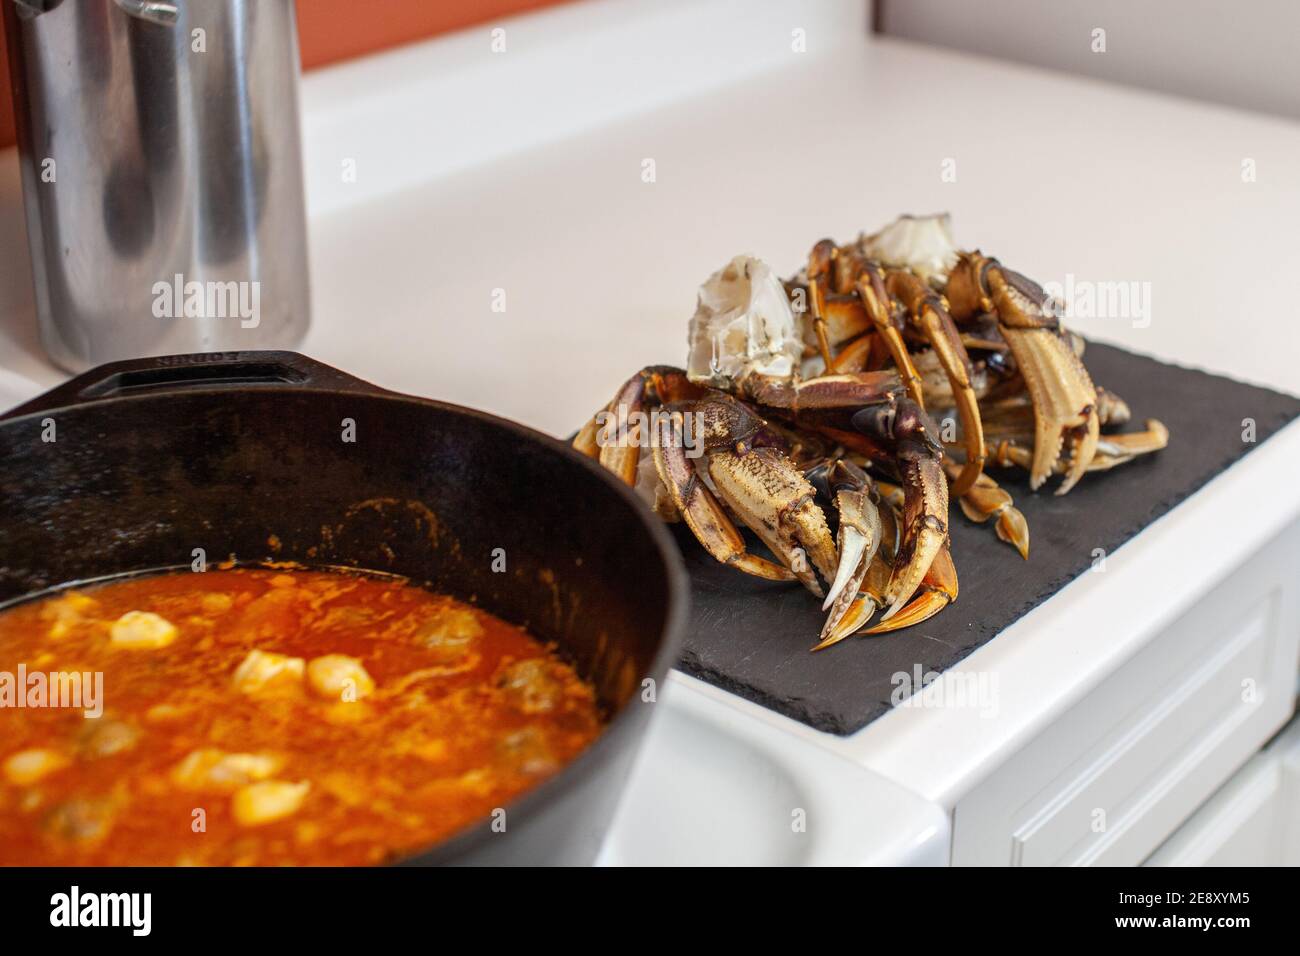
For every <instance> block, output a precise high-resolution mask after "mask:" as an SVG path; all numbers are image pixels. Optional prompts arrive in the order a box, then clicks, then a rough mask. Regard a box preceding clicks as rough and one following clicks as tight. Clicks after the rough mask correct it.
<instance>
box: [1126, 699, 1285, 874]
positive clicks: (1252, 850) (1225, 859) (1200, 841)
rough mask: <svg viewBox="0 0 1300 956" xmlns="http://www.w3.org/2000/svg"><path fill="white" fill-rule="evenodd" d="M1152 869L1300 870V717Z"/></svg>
mask: <svg viewBox="0 0 1300 956" xmlns="http://www.w3.org/2000/svg"><path fill="white" fill-rule="evenodd" d="M1146 865H1147V866H1300V718H1297V719H1295V720H1292V721H1291V723H1290V724H1289V725H1288V726H1287V728H1286V730H1284V731H1283V732H1282V733H1281V734H1280V735H1278V738H1277V739H1276V740H1275V741H1273V742H1272V743H1271V744H1270V745H1269V747H1268V749H1266V750H1265V751H1264V752H1263V753H1261V754H1258V755H1257V756H1255V757H1253V758H1252V759H1251V760H1250V762H1249V763H1247V764H1246V766H1244V767H1242V768H1241V770H1240V771H1239V772H1238V773H1237V774H1236V775H1235V776H1233V778H1232V779H1231V780H1229V781H1228V782H1227V783H1226V784H1224V785H1223V787H1221V788H1220V789H1219V790H1218V792H1216V793H1215V794H1214V796H1212V797H1211V798H1210V799H1209V800H1207V801H1206V802H1205V805H1204V806H1203V807H1201V808H1200V809H1199V810H1197V811H1196V813H1195V814H1194V815H1193V816H1192V817H1191V819H1189V820H1188V821H1187V822H1186V823H1185V824H1183V825H1182V826H1181V827H1179V828H1178V831H1177V832H1176V833H1174V835H1173V836H1171V837H1170V838H1169V839H1168V840H1166V841H1165V843H1164V845H1163V846H1162V847H1160V849H1159V850H1157V851H1156V852H1155V853H1153V854H1152V855H1151V857H1150V859H1148V860H1147V861H1146Z"/></svg>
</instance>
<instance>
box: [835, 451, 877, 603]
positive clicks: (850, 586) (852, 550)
mask: <svg viewBox="0 0 1300 956" xmlns="http://www.w3.org/2000/svg"><path fill="white" fill-rule="evenodd" d="M827 483H828V485H829V487H830V491H831V493H832V496H833V500H834V502H835V510H836V512H837V513H838V514H839V519H840V526H839V531H838V532H837V534H836V545H837V546H838V548H839V555H840V558H839V565H838V567H837V568H836V569H835V580H834V581H833V582H831V586H830V589H829V590H828V591H827V594H826V600H825V601H824V602H823V603H822V610H823V611H825V610H827V609H829V608H830V607H831V606H832V605H833V604H835V603H836V602H837V601H839V598H840V596H841V595H843V594H847V595H848V597H850V598H852V597H853V595H855V594H856V593H857V591H858V586H859V585H860V584H861V583H862V579H863V577H865V576H866V573H867V567H868V566H869V565H870V564H871V559H872V558H873V557H875V555H876V550H877V549H878V548H879V547H880V538H881V534H882V529H881V520H880V509H879V508H878V507H877V505H876V502H875V489H874V488H872V485H871V479H870V478H869V477H868V476H867V473H866V472H864V471H863V470H862V469H861V468H859V467H858V466H857V465H855V464H853V463H852V462H849V461H845V460H843V459H838V460H836V461H835V462H834V463H832V464H831V465H830V467H829V470H828V473H827Z"/></svg>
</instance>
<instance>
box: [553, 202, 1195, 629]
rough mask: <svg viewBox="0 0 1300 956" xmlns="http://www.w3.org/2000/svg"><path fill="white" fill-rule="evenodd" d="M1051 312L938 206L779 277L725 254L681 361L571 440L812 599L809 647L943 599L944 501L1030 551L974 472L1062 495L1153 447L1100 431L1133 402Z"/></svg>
mask: <svg viewBox="0 0 1300 956" xmlns="http://www.w3.org/2000/svg"><path fill="white" fill-rule="evenodd" d="M1059 312H1060V310H1059V307H1058V306H1057V304H1056V303H1054V302H1053V301H1052V300H1051V299H1050V298H1049V297H1048V296H1046V295H1045V294H1044V292H1043V290H1042V288H1040V287H1039V286H1038V285H1037V284H1036V283H1034V282H1033V281H1031V280H1030V279H1027V278H1025V277H1024V276H1023V275H1021V274H1019V273H1017V272H1014V271H1012V270H1011V269H1008V268H1007V267H1005V266H1003V265H1002V264H1001V263H1000V262H998V260H996V259H992V258H989V257H987V256H984V255H983V254H981V253H980V252H979V251H971V252H961V251H958V250H957V249H956V247H955V245H954V244H953V242H952V238H951V234H950V231H949V223H948V217H947V216H929V217H912V216H904V217H901V218H900V219H898V220H897V221H896V222H894V223H893V224H891V225H890V226H888V227H886V228H885V229H883V230H881V231H880V232H878V233H875V234H873V235H870V236H866V235H864V236H859V237H858V239H856V240H855V241H853V242H851V243H848V244H845V245H838V244H836V243H835V242H833V241H831V240H829V239H827V240H822V241H821V242H818V243H817V244H816V245H815V246H814V247H813V249H812V252H811V253H810V255H809V258H808V262H807V265H806V266H805V268H803V269H802V270H801V271H800V272H799V274H798V275H796V276H794V277H793V278H791V279H788V280H786V281H784V282H782V281H781V280H779V279H777V278H776V276H775V274H774V273H773V272H772V270H771V269H770V268H769V267H768V266H767V265H766V264H764V263H763V262H762V261H761V260H758V259H754V258H751V257H747V256H738V257H737V258H735V259H733V260H732V261H731V262H730V263H729V264H728V265H727V266H725V267H724V268H723V269H721V270H719V271H718V272H717V273H715V274H714V275H713V276H712V277H711V278H710V279H709V280H708V281H707V282H706V283H705V284H704V286H702V287H701V289H700V295H699V303H698V305H697V309H696V313H695V315H694V317H693V318H692V319H691V324H690V355H689V359H688V367H687V369H680V368H674V367H669V366H653V367H649V368H645V369H643V370H641V371H640V372H638V373H637V374H636V375H634V376H633V377H632V378H631V379H629V380H628V381H627V382H626V383H625V384H624V385H623V386H622V387H621V388H620V389H619V391H618V393H617V394H616V395H615V396H614V398H613V400H612V401H611V402H610V403H609V404H608V405H607V406H606V407H605V408H604V409H602V410H601V411H599V412H597V413H596V415H595V416H594V417H593V418H592V419H591V420H590V421H588V423H587V424H586V425H585V426H584V427H583V428H582V429H581V431H579V433H578V435H577V437H576V438H575V439H574V446H575V447H576V448H577V449H578V450H580V451H582V452H584V453H585V454H587V455H590V456H591V457H593V458H596V459H598V460H599V461H600V463H601V464H602V465H603V466H604V467H605V468H607V469H609V470H610V471H612V472H613V473H615V474H616V475H618V476H619V477H621V478H622V479H623V480H624V481H626V482H627V483H628V484H629V485H632V486H633V487H635V488H636V489H637V490H638V491H639V492H641V493H642V494H643V495H644V496H645V497H646V499H647V501H649V502H650V503H652V504H653V506H654V508H655V510H656V512H657V513H659V514H660V515H661V516H663V517H664V518H665V519H667V520H684V521H685V522H686V524H687V525H688V526H689V527H690V529H691V531H692V533H693V534H694V536H695V537H696V538H697V539H698V540H699V542H700V543H701V544H702V545H703V546H704V548H705V549H706V550H707V551H708V552H709V554H711V555H712V556H713V557H714V558H716V559H717V560H718V561H720V562H722V563H724V564H727V565H730V566H731V567H734V568H736V569H738V570H740V571H743V572H745V573H748V574H751V575H755V576H758V577H761V578H767V579H770V580H774V581H794V580H797V581H799V582H801V583H802V584H803V585H804V586H805V587H806V588H807V589H808V590H809V591H811V592H812V593H813V594H814V595H816V596H817V597H820V598H824V603H823V610H827V611H828V612H829V613H828V616H827V618H826V622H825V625H824V627H823V628H822V632H821V637H820V641H819V642H818V643H817V645H816V646H815V647H814V648H813V649H814V650H821V649H823V648H826V647H829V646H831V645H832V644H835V643H837V642H838V641H841V640H843V639H844V638H845V637H848V636H849V635H851V634H855V633H858V632H865V633H867V634H880V633H884V632H887V631H894V630H898V629H900V628H904V627H908V626H911V625H915V624H919V623H920V622H922V621H925V620H927V619H929V618H930V617H932V616H933V615H935V614H937V613H938V612H939V611H941V610H942V609H943V608H944V607H946V606H947V605H948V604H950V603H951V602H953V601H955V600H956V599H957V593H958V587H957V572H956V568H955V566H954V563H953V559H952V554H951V551H950V547H949V535H948V501H949V495H950V494H951V495H952V496H953V497H955V498H956V499H957V500H958V503H959V504H960V507H961V509H962V511H963V513H964V514H965V515H966V516H967V517H968V518H969V519H971V520H973V521H976V522H987V521H990V520H993V519H996V520H994V527H995V529H996V533H997V535H998V537H999V538H1000V539H1002V540H1003V541H1006V542H1008V543H1009V544H1010V545H1012V546H1013V547H1015V548H1016V549H1017V550H1018V551H1019V552H1020V554H1021V555H1022V556H1023V557H1024V558H1026V559H1028V557H1029V528H1028V525H1027V523H1026V521H1025V519H1024V516H1023V515H1022V514H1021V513H1020V511H1019V510H1018V509H1016V507H1015V504H1014V501H1013V499H1012V497H1011V496H1010V495H1009V494H1008V493H1007V492H1006V491H1005V490H1004V489H1003V488H1001V487H1000V486H999V485H998V484H997V483H996V482H995V481H994V480H993V479H992V478H991V477H990V476H988V475H986V474H984V466H985V465H986V464H988V463H993V464H996V465H999V466H1004V467H1005V466H1014V467H1019V468H1023V469H1027V470H1028V472H1029V484H1030V487H1031V489H1034V490H1037V489H1038V488H1040V487H1041V486H1042V485H1043V483H1044V482H1046V481H1047V479H1048V478H1049V477H1050V476H1052V475H1060V476H1062V480H1061V483H1060V485H1059V487H1058V488H1057V490H1056V493H1057V494H1065V493H1067V492H1068V491H1069V490H1070V489H1071V488H1073V487H1074V486H1075V485H1076V484H1077V483H1078V481H1079V480H1080V478H1082V477H1083V475H1084V474H1085V473H1087V472H1090V471H1103V470H1106V469H1109V468H1113V467H1115V466H1117V465H1120V464H1123V463H1125V462H1127V461H1130V460H1132V459H1133V458H1135V457H1137V456H1139V455H1143V454H1147V453H1150V452H1154V451H1157V450H1159V449H1161V448H1163V447H1165V445H1166V444H1167V442H1168V438H1169V433H1168V431H1167V429H1166V428H1165V427H1164V426H1163V425H1162V424H1161V423H1160V422H1158V421H1156V420H1154V419H1149V420H1147V422H1146V424H1145V429H1144V430H1143V431H1137V432H1128V433H1125V434H1107V433H1104V432H1103V431H1102V429H1103V428H1107V427H1111V426H1121V425H1124V424H1127V423H1128V421H1129V410H1128V407H1127V406H1126V405H1125V403H1124V402H1123V401H1122V400H1121V399H1120V398H1119V397H1118V396H1116V395H1114V394H1113V393H1110V392H1108V391H1106V390H1105V389H1103V388H1098V387H1097V386H1095V385H1094V384H1093V382H1092V379H1091V377H1090V376H1089V374H1088V371H1087V369H1086V368H1085V367H1084V364H1083V361H1082V356H1083V340H1082V339H1080V338H1079V337H1077V336H1075V335H1073V334H1072V333H1070V332H1069V331H1068V330H1067V329H1066V328H1065V327H1064V326H1063V325H1062V324H1061V321H1060V314H1059ZM940 411H943V412H947V413H948V417H947V418H945V419H943V421H944V426H945V427H944V428H943V429H939V428H936V426H935V424H934V418H932V417H931V416H932V415H934V414H937V413H938V412H940ZM647 413H649V414H647ZM958 421H959V422H960V437H958V435H957V429H956V427H955V426H956V424H957V422H958ZM645 449H649V450H650V452H651V453H650V454H643V451H644V450H645ZM828 506H829V507H828ZM832 519H834V520H835V521H836V522H837V529H836V532H835V534H834V535H832V532H831V520H832ZM737 524H740V525H744V526H745V527H747V528H749V529H750V530H751V531H752V532H753V533H754V534H755V535H756V536H757V537H758V538H759V539H760V540H761V541H762V542H763V544H764V545H766V547H767V548H768V549H769V550H770V551H771V553H772V555H773V556H774V557H775V558H776V560H775V561H773V560H770V559H769V558H766V557H764V556H762V555H758V554H754V553H751V552H749V551H748V550H747V548H746V545H745V539H744V538H743V537H742V535H741V534H740V532H739V531H738V529H737ZM882 609H883V611H884V613H883V614H882V615H881V617H880V619H879V621H878V622H877V623H876V624H875V625H874V626H872V627H869V628H868V627H867V625H868V624H869V623H870V622H871V620H872V618H873V617H874V616H875V615H876V613H877V612H878V611H881V610H882Z"/></svg>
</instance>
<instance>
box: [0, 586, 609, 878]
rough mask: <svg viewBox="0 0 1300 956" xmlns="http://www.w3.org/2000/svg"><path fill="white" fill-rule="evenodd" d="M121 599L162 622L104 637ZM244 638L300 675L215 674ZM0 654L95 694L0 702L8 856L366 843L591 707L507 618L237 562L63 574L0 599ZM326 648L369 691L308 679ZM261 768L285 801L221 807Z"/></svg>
mask: <svg viewBox="0 0 1300 956" xmlns="http://www.w3.org/2000/svg"><path fill="white" fill-rule="evenodd" d="M87 599H89V602H90V603H88V602H87ZM131 611H144V612H152V613H153V614H156V615H160V616H161V617H162V618H164V619H165V620H166V621H167V622H170V623H171V624H172V625H174V627H175V628H176V633H175V637H174V639H172V640H171V642H170V643H167V644H166V645H165V646H160V647H142V646H125V645H121V644H118V643H115V641H117V636H116V635H118V633H119V632H118V631H115V630H113V623H114V622H115V621H118V620H119V619H120V618H121V617H122V616H123V615H124V614H127V612H131ZM124 633H128V632H124ZM251 651H261V652H263V653H265V654H278V655H286V656H287V657H289V658H298V659H301V660H302V661H305V662H308V664H307V669H306V675H307V676H304V677H295V675H294V674H293V673H290V672H288V671H285V672H281V673H279V674H278V675H277V677H276V678H275V680H274V682H273V683H272V684H271V685H270V686H268V687H265V688H262V689H257V690H251V691H250V690H248V689H240V687H239V686H237V684H236V681H235V679H234V676H233V675H234V674H235V673H236V671H237V670H239V669H240V665H241V663H243V662H244V661H245V660H246V658H247V657H248V655H249V653H250V652H251ZM0 654H2V655H3V657H2V658H0V669H3V668H5V667H8V668H10V669H13V670H16V669H17V665H18V664H19V663H20V662H21V663H25V664H26V667H27V670H28V672H29V673H30V672H32V671H36V670H39V671H43V672H51V671H59V672H69V671H78V672H94V671H100V672H102V673H103V698H104V699H103V715H102V716H101V717H99V718H97V719H96V718H87V717H85V716H83V713H82V711H81V710H75V709H68V708H53V707H44V708H24V709H12V710H10V709H4V710H0V726H3V728H4V732H3V734H0V862H3V863H7V864H49V865H63V864H67V865H99V864H129V865H137V864H197V865H207V864H251V865H266V864H283V863H291V864H304V865H325V864H361V863H378V862H383V861H385V860H388V859H391V858H393V857H395V856H400V855H401V854H402V853H404V852H409V851H413V850H417V849H419V848H422V847H425V846H428V845H430V844H433V843H436V842H437V841H439V840H441V839H443V838H445V837H447V836H449V835H451V834H452V833H454V832H456V831H457V830H459V829H460V828H462V827H463V826H465V825H466V824H469V823H471V822H473V821H475V820H478V819H481V818H484V817H486V816H487V815H488V814H489V813H491V812H492V811H493V810H495V809H496V808H498V807H503V806H505V804H506V803H508V802H509V801H510V800H511V799H513V798H515V797H517V796H518V795H520V794H521V793H523V792H524V791H526V790H528V789H529V788H531V787H532V786H534V785H536V784H537V783H539V782H540V781H541V780H543V779H545V778H546V777H548V776H550V775H551V774H553V773H555V772H556V771H557V770H558V769H560V768H561V767H562V766H564V764H566V763H567V762H569V761H570V760H572V759H573V758H574V757H575V756H577V754H578V753H580V752H581V751H582V750H583V749H584V748H585V747H586V746H587V745H588V744H589V743H590V742H591V741H592V740H594V739H595V738H596V737H597V736H598V735H599V733H600V730H601V722H602V721H601V715H600V712H599V708H598V705H597V703H596V701H595V696H594V692H593V691H592V689H591V687H590V686H589V685H587V684H586V683H584V682H583V681H582V680H580V679H579V677H578V676H577V674H576V673H575V672H574V671H573V669H572V668H571V667H569V666H568V665H567V664H565V663H563V662H562V661H560V660H558V659H557V658H556V657H555V656H554V655H553V654H552V653H550V652H549V651H548V649H547V648H546V647H545V646H544V645H543V644H542V643H540V642H539V641H537V640H535V639H534V638H532V637H530V636H529V635H528V634H527V633H526V632H525V631H523V630H521V629H520V628H517V627H514V626H512V625H509V624H507V623H505V622H503V621H501V620H499V619H497V618H494V617H493V616H491V615H490V614H487V613H485V612H483V611H481V610H478V609H477V608H473V607H471V606H469V605H466V604H462V603H460V602H457V601H455V600H453V599H451V598H449V597H446V596H442V595H438V594H434V593H432V592H429V591H426V590H423V589H421V588H418V587H414V586H412V585H410V584H408V583H406V582H404V581H401V580H399V579H392V578H380V577H374V576H366V575H362V574H352V573H345V572H326V571H308V570H292V571H284V570H274V569H252V568H237V569H231V570H212V571H208V572H205V573H201V574H195V573H179V574H166V575H157V576H148V577H140V578H132V579H124V580H119V581H115V582H110V583H108V584H104V585H100V586H96V587H93V588H88V589H84V590H80V591H73V592H62V593H60V594H57V595H52V596H49V597H45V598H42V599H39V600H34V601H31V602H28V603H24V604H21V605H18V606H16V607H14V608H12V609H10V610H7V611H5V612H3V613H0ZM323 655H345V656H346V657H348V658H355V659H356V662H358V663H359V664H360V666H361V667H362V668H364V673H365V674H368V675H369V678H370V679H372V680H373V685H374V690H373V691H372V692H370V693H368V694H367V693H364V681H362V680H359V679H358V680H356V681H352V682H351V684H350V685H349V686H348V688H347V690H349V691H351V693H348V694H346V695H345V694H342V693H341V694H339V696H338V698H337V699H336V698H335V697H334V696H333V693H334V691H333V688H332V687H331V688H329V689H327V691H322V690H321V689H320V688H318V687H317V686H316V684H315V683H314V681H315V680H316V677H315V676H313V675H315V674H316V673H317V672H316V671H315V670H314V668H313V665H311V664H310V662H311V661H313V660H315V659H317V658H320V657H322V656H323ZM5 659H7V661H8V663H6V662H5ZM298 666H301V665H298ZM348 666H349V667H350V666H351V665H348ZM241 673H242V671H241ZM259 673H260V672H259ZM349 673H350V671H349ZM358 688H360V689H358ZM353 698H355V699H353ZM33 749H35V750H39V751H41V752H42V753H44V754H46V757H45V761H46V763H45V764H43V765H51V766H53V769H51V770H49V771H48V772H44V773H42V774H40V775H39V778H38V779H36V780H34V781H33V780H26V779H24V778H23V777H22V776H21V775H18V774H12V773H9V772H8V771H9V770H10V769H11V766H10V763H8V761H10V760H11V758H13V757H14V756H15V755H16V754H20V753H24V752H27V751H30V750H33ZM211 750H215V751H219V752H220V754H218V755H217V757H221V756H222V755H224V756H225V757H230V758H232V759H230V760H224V761H223V762H221V763H220V765H219V767H218V768H217V769H215V770H207V771H196V772H194V773H190V772H189V771H187V770H186V769H185V768H187V767H191V765H193V766H198V767H205V766H206V763H205V761H206V760H209V759H214V760H215V759H217V757H210V756H209V755H206V751H211ZM196 752H200V754H201V755H200V757H197V758H196V757H193V756H191V755H194V754H195V753H196ZM232 755H233V756H232ZM244 755H253V756H252V757H246V756H244ZM187 757H188V758H189V759H190V764H183V761H186V759H187ZM236 758H237V759H236ZM23 759H30V758H23ZM37 763H40V761H39V760H38V761H37ZM227 764H235V765H237V766H238V768H239V769H238V770H237V771H234V772H231V771H229V770H228V768H227ZM271 764H274V770H273V771H268V770H267V767H269V766H270V765H271ZM14 766H17V764H16V763H15V764H14ZM249 767H254V769H255V771H256V774H257V775H256V776H252V777H250V776H247V771H248V768H249ZM267 781H270V782H271V789H276V790H277V793H279V794H280V795H281V796H283V795H284V791H286V790H287V791H292V793H291V794H290V796H294V797H296V798H297V799H300V803H299V804H298V805H297V806H296V809H293V810H291V811H290V812H288V813H287V814H284V815H283V816H278V817H272V818H270V819H268V820H266V821H264V822H263V821H260V820H259V821H258V822H252V823H250V822H249V821H248V819H247V818H246V817H247V815H246V814H245V817H243V818H241V817H239V816H237V812H236V800H237V799H238V800H243V801H245V802H244V803H242V804H241V806H243V807H248V806H250V805H253V806H257V805H260V804H258V802H257V801H253V803H252V804H250V803H249V802H248V801H249V800H251V798H252V794H253V793H254V791H256V792H257V794H259V795H260V796H265V795H267V790H268V788H267V787H261V786H260V785H261V784H263V783H265V782H267ZM277 781H279V782H281V783H277ZM304 781H305V782H306V783H307V784H309V786H308V787H307V788H306V792H305V796H301V797H297V796H296V795H297V793H298V791H300V790H301V789H302V788H301V783H302V782H304ZM282 784H284V785H287V786H282ZM245 787H251V788H252V789H251V790H247V791H245V790H244V789H243V788H245ZM277 788H278V789H277ZM241 791H242V793H241ZM290 802H292V801H290ZM199 811H201V813H200V812H199ZM200 823H201V827H200Z"/></svg>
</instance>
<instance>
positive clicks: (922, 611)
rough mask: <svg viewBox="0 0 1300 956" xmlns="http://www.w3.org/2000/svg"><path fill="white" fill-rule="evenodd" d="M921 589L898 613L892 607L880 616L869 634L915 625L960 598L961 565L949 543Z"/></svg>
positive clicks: (940, 549) (931, 567)
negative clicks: (955, 560)
mask: <svg viewBox="0 0 1300 956" xmlns="http://www.w3.org/2000/svg"><path fill="white" fill-rule="evenodd" d="M919 591H920V593H919V594H917V596H916V597H915V598H914V599H913V600H912V602H911V603H910V604H908V605H907V606H906V607H904V608H902V610H900V611H898V612H897V613H894V612H893V611H892V610H891V612H890V613H889V614H886V615H885V616H884V617H882V618H881V619H880V623H879V624H877V625H876V626H875V627H869V628H867V630H866V633H868V634H885V633H888V632H889V631H899V630H902V629H903V628H905V627H912V626H913V625H916V624H920V623H921V622H922V621H928V620H929V619H930V618H932V617H934V616H935V615H936V614H938V613H939V612H940V611H942V610H943V609H944V608H946V607H947V606H948V605H949V604H951V603H952V602H953V601H955V600H957V568H956V567H955V566H954V565H953V563H952V552H951V551H949V550H948V545H947V544H946V543H945V544H943V545H942V546H941V547H940V548H939V550H938V552H937V553H936V554H935V556H934V561H933V562H931V564H930V567H929V569H928V570H927V571H926V573H925V577H924V578H923V579H922V581H921V586H920V589H919Z"/></svg>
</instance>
